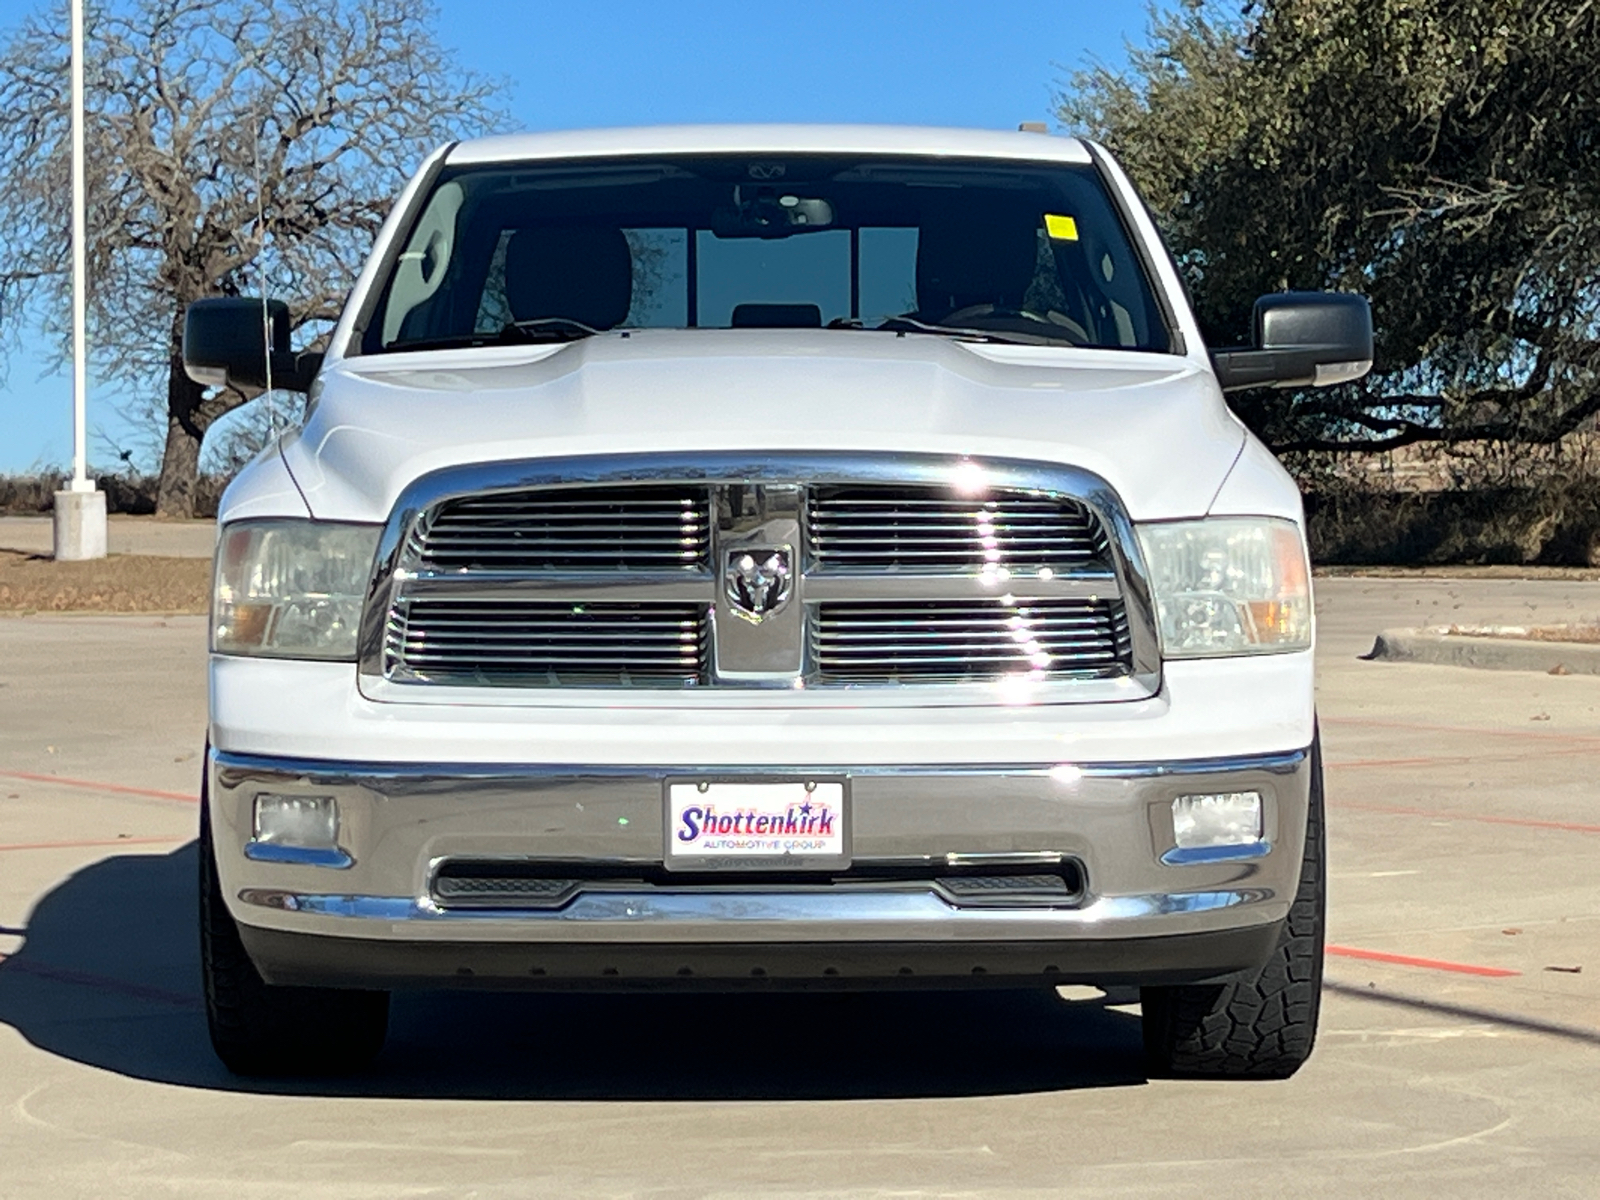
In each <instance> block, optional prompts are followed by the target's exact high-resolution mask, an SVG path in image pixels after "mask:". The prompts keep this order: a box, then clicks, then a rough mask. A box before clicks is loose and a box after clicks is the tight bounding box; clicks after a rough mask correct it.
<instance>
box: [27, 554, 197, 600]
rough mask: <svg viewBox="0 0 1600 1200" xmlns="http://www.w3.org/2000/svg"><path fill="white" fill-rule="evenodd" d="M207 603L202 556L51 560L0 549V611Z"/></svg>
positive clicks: (135, 556)
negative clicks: (73, 560) (88, 560)
mask: <svg viewBox="0 0 1600 1200" xmlns="http://www.w3.org/2000/svg"><path fill="white" fill-rule="evenodd" d="M210 604H211V563H210V562H209V561H208V560H207V559H203V558H156V557H152V556H148V555H132V554H116V555H112V556H111V557H110V558H102V559H97V560H94V561H90V562H56V561H55V560H54V559H50V558H45V557H42V556H39V555H32V554H17V553H15V552H13V551H10V550H0V612H4V613H31V612H97V613H203V612H206V611H208V610H209V608H210Z"/></svg>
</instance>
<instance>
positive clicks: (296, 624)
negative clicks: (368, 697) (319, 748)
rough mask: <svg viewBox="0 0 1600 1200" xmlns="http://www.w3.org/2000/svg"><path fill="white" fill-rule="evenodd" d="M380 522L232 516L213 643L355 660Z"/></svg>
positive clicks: (215, 602)
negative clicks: (351, 522)
mask: <svg viewBox="0 0 1600 1200" xmlns="http://www.w3.org/2000/svg"><path fill="white" fill-rule="evenodd" d="M382 532H383V531H382V529H381V527H379V526H377V525H341V524H337V523H335V522H331V521H295V520H284V521H237V522H235V523H233V524H231V525H227V526H225V527H224V528H223V530H222V541H221V544H220V546H219V547H218V550H217V579H216V594H215V596H214V597H213V598H212V604H211V648H212V649H213V650H215V651H216V652H217V653H219V654H251V655H261V656H264V657H268V658H321V659H336V660H342V661H345V662H354V661H355V657H356V633H357V631H358V630H359V628H360V626H361V606H362V602H363V601H364V599H365V598H366V593H367V580H368V578H369V577H370V576H371V574H372V559H373V555H375V554H376V553H377V549H378V536H379V535H380V534H381V533H382Z"/></svg>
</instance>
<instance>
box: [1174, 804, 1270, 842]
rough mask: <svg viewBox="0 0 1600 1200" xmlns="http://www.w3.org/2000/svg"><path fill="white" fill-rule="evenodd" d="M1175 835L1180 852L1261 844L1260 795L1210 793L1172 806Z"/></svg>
mask: <svg viewBox="0 0 1600 1200" xmlns="http://www.w3.org/2000/svg"><path fill="white" fill-rule="evenodd" d="M1172 834H1173V837H1174V839H1175V840H1176V841H1177V843H1178V849H1180V850H1207V849H1211V848H1212V847H1216V846H1248V845H1251V844H1253V843H1255V842H1259V841H1260V840H1261V793H1260V792H1208V793H1205V794H1203V795H1199V796H1179V797H1178V798H1177V799H1176V800H1174V801H1173V802H1172Z"/></svg>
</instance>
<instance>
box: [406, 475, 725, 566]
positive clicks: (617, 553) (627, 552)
mask: <svg viewBox="0 0 1600 1200" xmlns="http://www.w3.org/2000/svg"><path fill="white" fill-rule="evenodd" d="M710 548H711V516H710V494H709V492H708V491H707V489H705V488H703V487H629V488H605V489H598V488H568V489H560V490H551V491H526V492H501V493H492V494H489V495H483V496H469V497H466V498H464V499H460V500H452V501H450V502H448V503H446V504H444V505H442V506H440V508H439V510H438V512H437V513H436V515H435V516H434V518H433V520H432V521H430V522H428V523H427V524H426V525H425V526H421V527H419V528H418V529H417V530H416V532H415V533H414V542H413V546H412V554H413V556H414V559H415V561H416V563H417V566H418V567H419V568H420V569H422V570H425V571H469V570H494V571H611V570H616V571H648V570H661V569H680V570H695V569H703V568H704V567H705V564H706V562H707V559H708V556H709V554H710Z"/></svg>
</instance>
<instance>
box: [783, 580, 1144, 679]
mask: <svg viewBox="0 0 1600 1200" xmlns="http://www.w3.org/2000/svg"><path fill="white" fill-rule="evenodd" d="M811 641H812V646H811V649H812V655H813V660H814V662H815V664H816V670H817V673H818V674H819V676H820V677H821V678H822V679H823V680H824V681H827V682H835V683H846V682H862V683H882V682H900V681H905V680H948V681H957V682H960V681H972V680H987V679H997V678H1000V677H1002V676H1011V675H1020V676H1023V677H1028V678H1034V679H1072V678H1091V679H1095V678H1108V677H1113V676H1118V675H1125V674H1127V673H1128V671H1129V669H1130V657H1131V650H1130V644H1129V638H1128V621H1127V616H1126V614H1125V613H1124V611H1123V607H1122V604H1121V603H1120V602H1115V601H1107V600H1026V601H1018V602H1016V603H1013V604H1007V603H1004V602H1003V601H1000V600H979V601H965V600H927V601H873V602H868V603H850V604H843V603H841V604H819V605H818V606H817V610H816V614H815V620H814V621H813V623H812V632H811Z"/></svg>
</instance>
